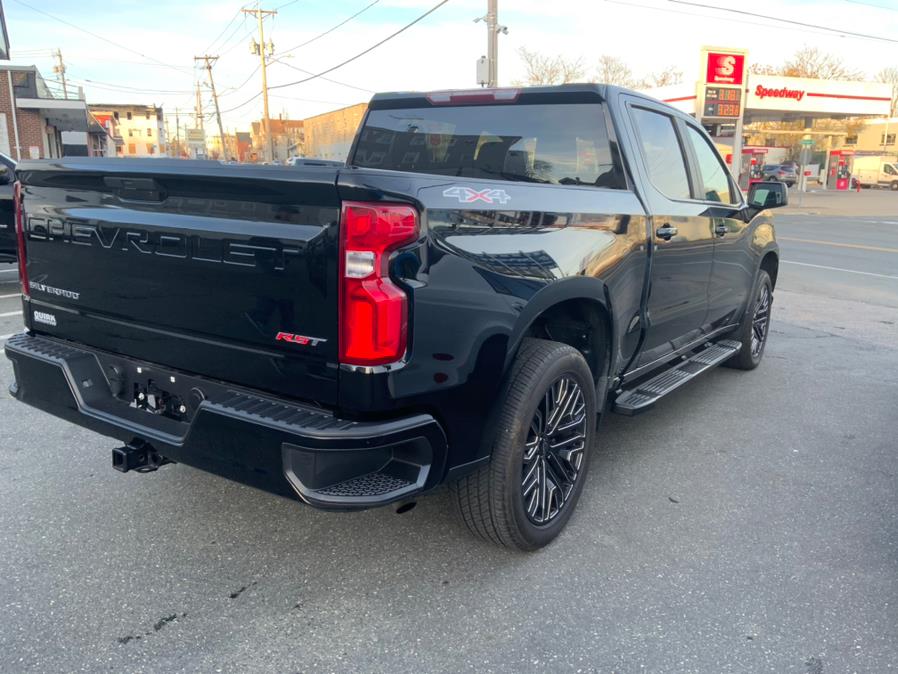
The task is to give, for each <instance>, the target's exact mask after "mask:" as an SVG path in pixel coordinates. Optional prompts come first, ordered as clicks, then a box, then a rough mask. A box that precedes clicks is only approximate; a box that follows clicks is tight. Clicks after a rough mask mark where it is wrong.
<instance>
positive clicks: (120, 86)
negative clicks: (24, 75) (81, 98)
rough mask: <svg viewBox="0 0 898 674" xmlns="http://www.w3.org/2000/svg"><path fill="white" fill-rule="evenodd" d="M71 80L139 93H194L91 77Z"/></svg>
mask: <svg viewBox="0 0 898 674" xmlns="http://www.w3.org/2000/svg"><path fill="white" fill-rule="evenodd" d="M69 82H74V83H75V84H80V85H82V86H85V85H89V86H94V87H98V88H100V89H111V90H115V91H118V90H122V89H123V90H125V91H129V92H131V91H133V92H137V93H145V94H167V95H176V94H177V95H183V94H190V93H192V90H191V91H188V90H186V89H179V90H175V89H147V88H145V87H131V86H128V85H126V84H115V83H113V82H99V81H97V80H91V79H87V78H75V79H69Z"/></svg>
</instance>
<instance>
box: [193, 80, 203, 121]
mask: <svg viewBox="0 0 898 674" xmlns="http://www.w3.org/2000/svg"><path fill="white" fill-rule="evenodd" d="M193 117H194V121H195V124H194V126H196V128H197V129H202V128H203V93H202V91H200V83H199V81H197V83H196V104H195V108H194V111H193Z"/></svg>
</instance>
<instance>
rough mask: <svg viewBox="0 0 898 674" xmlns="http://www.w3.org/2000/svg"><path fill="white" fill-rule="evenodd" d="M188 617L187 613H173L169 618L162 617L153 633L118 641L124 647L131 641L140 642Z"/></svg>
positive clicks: (118, 639)
mask: <svg viewBox="0 0 898 674" xmlns="http://www.w3.org/2000/svg"><path fill="white" fill-rule="evenodd" d="M186 617H187V614H186V613H181V614H178V613H171V614H169V615H167V616H162V617H161V618H159V620H157V621H156V622H155V623H153V631H152V632H149V631H147V632H144V633H143V634H126V635H125V636H123V637H118V638H117V639H116V641H117V642H118V643H120V644H122V645H124V644H127V643H129V642H131V641H140V640H141V639H143V638H144V637H148V636H151V635H152V634H153V633H154V632H158V631H159V630H161V629H162V628H163V627H165V626H166V625H168V624H169V623H172V622H175V621H176V620H178V619H179V618H186Z"/></svg>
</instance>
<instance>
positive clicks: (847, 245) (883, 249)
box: [776, 236, 898, 253]
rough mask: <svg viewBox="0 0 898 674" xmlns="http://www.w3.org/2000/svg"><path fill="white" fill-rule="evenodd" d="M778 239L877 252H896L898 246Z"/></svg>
mask: <svg viewBox="0 0 898 674" xmlns="http://www.w3.org/2000/svg"><path fill="white" fill-rule="evenodd" d="M776 238H777V240H778V241H795V242H796V243H812V244H814V245H817V246H834V247H836V248H857V249H858V250H874V251H876V252H877V253H898V248H888V247H886V246H865V245H864V244H861V243H839V242H838V241H820V240H818V239H798V238H795V237H794V236H778V237H776Z"/></svg>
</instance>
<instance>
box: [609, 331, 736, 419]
mask: <svg viewBox="0 0 898 674" xmlns="http://www.w3.org/2000/svg"><path fill="white" fill-rule="evenodd" d="M741 347H742V345H741V344H740V343H739V342H735V341H733V340H728V339H725V340H722V341H719V342H715V343H713V344H708V345H707V346H706V347H705V348H704V349H702V350H701V351H698V352H696V353H694V354H692V356H690V357H689V358H687V359H686V360H683V361H680V362H679V363H677V364H676V365H674V366H673V367H671V368H670V369H667V370H664V371H663V372H662V373H661V374H658V375H656V376H654V377H652V378H651V379H649V380H647V381H644V382H642V383H641V384H637V385H636V386H634V387H633V388H632V389H626V390H624V391H623V393H621V394H620V395H619V396H617V399H616V400H615V401H614V407H613V410H614V411H615V412H617V413H618V414H624V415H626V416H633V415H634V414H639V413H640V412H645V411H646V410H648V409H650V408H651V407H652V406H653V405H654V404H655V403H656V402H658V400H660V399H661V398H663V397H664V396H666V395H667V394H668V393H671V392H672V391H675V390H677V389H678V388H680V387H681V386H682V385H683V384H685V383H687V382H689V381H692V380H693V379H695V378H696V377H697V376H699V375H700V374H702V373H703V372H706V371H708V370H710V369H711V368H712V367H716V366H717V365H720V364H721V363H722V362H724V361H725V360H727V359H728V358H731V357H732V356H734V355H736V354H737V353H739V349H740V348H741Z"/></svg>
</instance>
